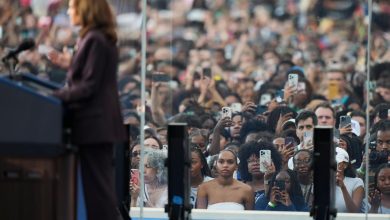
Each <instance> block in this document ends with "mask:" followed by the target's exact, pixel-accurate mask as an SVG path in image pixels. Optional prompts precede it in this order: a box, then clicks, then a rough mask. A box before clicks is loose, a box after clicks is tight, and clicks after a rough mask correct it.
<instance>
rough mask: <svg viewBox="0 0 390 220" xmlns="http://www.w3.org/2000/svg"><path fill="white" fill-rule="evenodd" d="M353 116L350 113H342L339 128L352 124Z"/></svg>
mask: <svg viewBox="0 0 390 220" xmlns="http://www.w3.org/2000/svg"><path fill="white" fill-rule="evenodd" d="M351 123H352V122H351V116H349V115H342V116H340V125H339V128H345V127H347V126H351Z"/></svg>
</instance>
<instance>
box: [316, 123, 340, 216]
mask: <svg viewBox="0 0 390 220" xmlns="http://www.w3.org/2000/svg"><path fill="white" fill-rule="evenodd" d="M313 140H314V142H313V143H314V152H313V184H314V201H313V206H312V210H311V211H310V215H311V216H313V219H315V220H332V219H334V218H336V215H337V209H336V207H335V186H336V180H335V171H336V161H335V154H334V152H335V147H334V144H333V128H332V127H325V126H317V127H315V128H314V135H313Z"/></svg>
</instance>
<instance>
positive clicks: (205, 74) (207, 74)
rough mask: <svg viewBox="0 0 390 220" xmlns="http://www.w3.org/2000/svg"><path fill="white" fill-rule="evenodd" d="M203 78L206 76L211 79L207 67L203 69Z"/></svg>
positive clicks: (209, 69) (209, 70)
mask: <svg viewBox="0 0 390 220" xmlns="http://www.w3.org/2000/svg"><path fill="white" fill-rule="evenodd" d="M203 76H207V77H209V78H211V68H209V67H206V68H203Z"/></svg>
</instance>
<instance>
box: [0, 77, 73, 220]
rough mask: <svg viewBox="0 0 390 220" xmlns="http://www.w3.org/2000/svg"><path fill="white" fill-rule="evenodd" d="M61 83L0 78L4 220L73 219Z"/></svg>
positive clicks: (0, 206) (0, 207)
mask: <svg viewBox="0 0 390 220" xmlns="http://www.w3.org/2000/svg"><path fill="white" fill-rule="evenodd" d="M58 87H59V86H58V85H56V84H53V83H50V82H46V81H44V80H41V79H38V78H37V77H35V76H33V75H30V74H21V75H16V76H14V77H13V78H12V79H11V78H8V77H0V103H1V107H0V121H1V123H0V174H1V175H0V219H12V220H24V219H30V220H74V219H75V212H76V211H75V207H76V206H75V205H76V202H75V201H76V188H75V186H76V179H75V178H76V159H75V155H74V153H72V152H71V151H70V150H67V148H70V145H66V144H65V142H66V141H65V138H64V131H65V128H64V123H63V119H64V111H63V106H62V103H61V101H60V100H59V99H57V98H55V97H53V96H51V95H50V94H51V92H52V91H53V90H54V89H57V88H58Z"/></svg>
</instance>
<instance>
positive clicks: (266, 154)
mask: <svg viewBox="0 0 390 220" xmlns="http://www.w3.org/2000/svg"><path fill="white" fill-rule="evenodd" d="M259 154H260V172H262V173H265V172H266V171H267V167H266V166H265V164H264V162H265V163H266V164H271V162H272V161H271V151H270V150H260V151H259Z"/></svg>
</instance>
